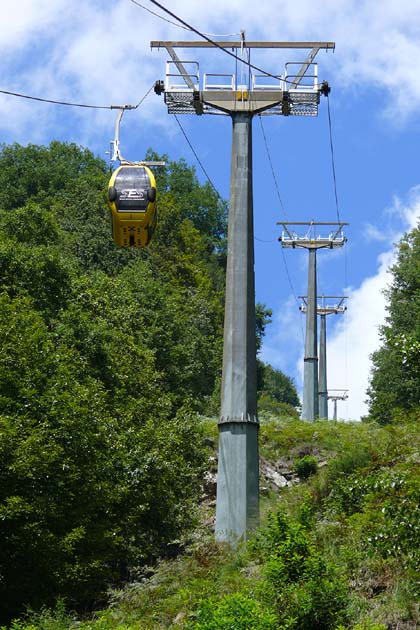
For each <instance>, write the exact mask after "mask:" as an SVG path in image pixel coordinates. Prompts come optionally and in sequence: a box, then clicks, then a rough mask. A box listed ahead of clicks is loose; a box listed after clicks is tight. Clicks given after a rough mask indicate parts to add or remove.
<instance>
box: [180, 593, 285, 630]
mask: <svg viewBox="0 0 420 630" xmlns="http://www.w3.org/2000/svg"><path fill="white" fill-rule="evenodd" d="M189 627H190V629H191V630H233V629H234V630H278V624H277V616H276V615H275V613H274V612H273V611H272V610H270V609H264V608H263V607H262V606H261V604H259V603H258V602H257V601H255V600H254V599H252V598H251V597H249V596H248V595H243V594H242V593H233V594H232V595H226V596H225V597H223V599H221V600H220V601H219V602H216V601H214V600H207V601H206V602H203V604H202V605H201V607H200V609H199V611H198V614H197V620H196V621H195V622H194V623H193V624H192V625H190V626H189Z"/></svg>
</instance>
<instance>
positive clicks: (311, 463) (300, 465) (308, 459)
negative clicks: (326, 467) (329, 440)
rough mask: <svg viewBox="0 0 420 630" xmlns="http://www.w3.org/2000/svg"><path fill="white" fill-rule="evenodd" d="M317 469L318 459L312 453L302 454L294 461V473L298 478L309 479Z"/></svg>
mask: <svg viewBox="0 0 420 630" xmlns="http://www.w3.org/2000/svg"><path fill="white" fill-rule="evenodd" d="M317 471H318V460H317V458H316V457H314V456H313V455H304V457H301V458H300V459H298V460H297V461H296V462H295V473H296V474H297V475H298V477H299V479H309V477H310V476H311V475H315V473H316V472H317Z"/></svg>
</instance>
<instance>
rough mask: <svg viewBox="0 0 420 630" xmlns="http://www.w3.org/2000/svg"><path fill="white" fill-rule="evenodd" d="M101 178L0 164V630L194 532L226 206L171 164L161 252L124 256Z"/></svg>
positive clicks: (23, 161) (13, 158) (11, 153)
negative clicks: (201, 420)
mask: <svg viewBox="0 0 420 630" xmlns="http://www.w3.org/2000/svg"><path fill="white" fill-rule="evenodd" d="M108 177H109V173H108V172H107V167H106V165H105V164H104V163H103V162H102V161H101V160H99V159H97V158H95V157H94V156H93V155H92V154H91V153H90V152H89V151H87V150H84V149H80V148H78V147H76V146H75V145H67V144H62V143H59V142H53V143H52V144H51V145H50V146H49V147H38V146H34V145H29V146H28V147H21V146H19V145H13V146H8V147H5V146H4V147H2V149H1V151H0V239H1V240H0V538H1V541H2V544H1V546H0V617H1V621H3V620H7V619H8V618H10V617H11V616H13V615H16V614H19V613H21V612H22V610H23V609H24V606H25V605H30V606H35V607H38V606H41V605H43V604H51V603H53V602H54V600H55V598H56V597H57V596H64V597H65V598H67V601H68V603H69V605H71V606H88V605H90V604H91V603H92V602H93V601H95V600H96V601H97V600H98V599H100V598H101V597H102V596H103V594H104V592H105V591H106V589H107V586H108V585H109V584H110V583H115V582H117V581H119V580H121V579H124V578H126V577H127V576H129V574H130V572H132V571H133V570H135V569H136V568H139V567H141V566H142V565H144V564H145V563H148V562H151V561H153V560H154V559H156V558H157V557H159V556H160V555H162V554H164V553H165V551H167V550H168V548H170V545H169V547H168V544H169V543H171V541H174V540H176V539H177V538H179V537H180V536H181V534H182V533H184V532H185V531H187V529H188V527H189V526H191V524H192V522H193V515H194V509H193V506H194V505H195V504H196V502H197V496H198V493H199V492H200V479H201V478H202V467H203V462H204V454H203V449H202V447H201V439H200V430H199V427H198V423H197V420H196V416H195V415H194V413H193V411H194V410H201V411H203V410H205V409H206V404H207V401H208V400H209V398H210V397H211V394H212V393H213V390H214V387H215V382H216V379H217V378H218V376H219V371H220V366H221V347H222V325H223V305H222V299H223V283H224V272H223V260H222V261H221V254H223V251H224V228H225V217H226V207H225V204H224V203H223V202H221V201H220V199H218V197H217V195H215V194H214V192H213V191H212V190H211V189H210V188H209V187H208V186H201V185H200V184H199V182H198V180H197V178H196V176H195V174H194V172H193V170H192V169H190V168H189V167H187V166H186V164H185V163H183V162H180V163H179V164H177V163H170V164H169V165H168V167H167V168H164V169H163V168H161V169H160V177H161V178H162V179H163V180H164V181H166V182H167V183H166V184H165V185H164V186H163V188H162V191H161V193H160V198H159V208H160V227H159V230H158V231H157V235H156V239H155V240H154V241H153V242H152V244H151V246H150V247H149V248H148V249H147V250H144V251H133V250H128V251H126V250H122V249H118V248H116V247H115V246H114V244H113V242H112V239H111V237H110V230H109V219H108V209H107V206H106V199H105V190H106V185H107V181H108Z"/></svg>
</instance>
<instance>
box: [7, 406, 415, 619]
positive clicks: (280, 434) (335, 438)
mask: <svg viewBox="0 0 420 630" xmlns="http://www.w3.org/2000/svg"><path fill="white" fill-rule="evenodd" d="M418 420H419V418H418V415H417V414H413V416H412V417H411V418H410V419H406V420H405V421H404V422H399V423H398V424H393V425H388V426H386V427H380V426H378V425H376V424H369V423H367V424H360V423H342V422H321V421H320V422H316V423H314V424H308V423H304V422H301V421H298V420H281V419H279V418H276V417H266V418H265V419H264V418H263V420H262V423H261V435H260V451H261V455H262V457H263V459H264V460H265V461H268V462H270V464H271V465H272V467H273V468H277V469H278V470H280V469H281V470H285V469H287V468H288V469H289V471H293V472H294V473H295V474H294V475H289V478H290V479H291V481H290V482H289V484H288V486H287V487H285V488H282V489H281V490H279V489H275V486H273V487H270V484H267V483H266V480H263V481H262V485H265V487H266V491H265V495H266V496H264V497H262V505H261V512H262V526H261V528H260V529H259V530H258V531H257V532H256V533H255V535H254V536H253V537H252V539H251V540H250V541H248V543H247V544H242V545H240V546H238V548H236V549H230V548H229V547H227V546H226V545H220V544H216V543H215V542H214V541H213V536H212V531H211V526H209V525H203V527H202V528H201V529H200V530H198V531H197V532H196V534H195V536H194V539H193V540H190V541H187V542H186V541H184V545H185V547H184V552H183V553H182V554H181V555H179V556H178V557H177V558H175V559H174V560H172V561H165V562H162V563H161V564H159V565H158V566H156V567H153V568H151V569H150V571H149V572H147V573H144V574H143V575H141V576H139V577H138V579H137V581H135V582H132V583H130V584H127V586H126V587H125V588H124V589H123V590H121V591H118V592H112V593H110V600H109V606H108V608H107V609H106V610H103V611H100V612H98V613H97V614H96V615H95V616H94V617H92V618H90V619H87V620H77V619H75V618H73V617H72V615H70V614H69V613H68V612H67V611H66V610H65V605H64V604H63V603H60V602H59V603H58V605H57V608H56V610H54V611H43V612H41V613H38V614H32V615H31V614H29V615H28V617H27V618H25V619H21V620H17V621H15V622H14V623H13V624H12V626H11V628H12V630H75V629H76V628H77V629H79V630H163V629H165V630H166V629H168V630H169V629H172V630H415V629H416V628H419V627H420V614H419V605H418V602H419V593H420V475H419V473H418V464H419V462H420V446H419V434H420V428H419V423H418ZM203 423H204V425H205V427H206V433H207V434H208V436H209V438H208V443H209V445H210V446H209V456H214V452H212V449H211V444H212V443H214V442H215V438H216V436H217V427H216V423H215V422H214V421H211V420H203ZM297 474H298V475H299V478H300V482H297V480H296V477H297ZM209 505H210V507H209ZM202 509H203V513H205V517H206V518H203V520H205V521H206V522H207V523H209V522H211V519H209V518H208V511H209V510H211V509H212V507H211V502H210V504H209V503H208V502H207V503H206V502H204V503H203V506H202Z"/></svg>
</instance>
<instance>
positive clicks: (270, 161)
mask: <svg viewBox="0 0 420 630" xmlns="http://www.w3.org/2000/svg"><path fill="white" fill-rule="evenodd" d="M258 118H259V119H260V125H261V131H262V135H263V138H264V144H265V150H266V152H267V157H268V162H269V164H270V168H271V174H272V176H273V180H274V185H275V187H276V192H277V198H278V200H279V203H280V206H281V209H282V210H283V212H284V215H285V217H286V219H287V212H286V209H285V207H284V204H283V201H282V198H281V195H280V189H279V185H278V181H277V177H276V173H275V171H274V166H273V161H272V159H271V153H270V149H269V147H268V142H267V137H266V135H265V130H264V126H263V122H262V118H261V115H259V116H258Z"/></svg>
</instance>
